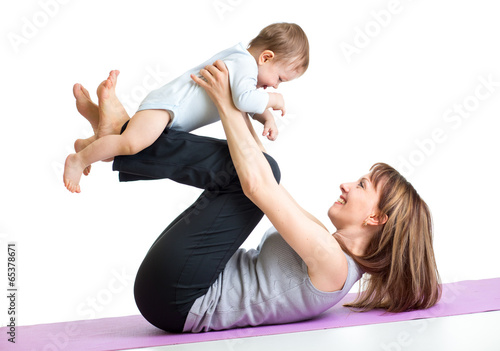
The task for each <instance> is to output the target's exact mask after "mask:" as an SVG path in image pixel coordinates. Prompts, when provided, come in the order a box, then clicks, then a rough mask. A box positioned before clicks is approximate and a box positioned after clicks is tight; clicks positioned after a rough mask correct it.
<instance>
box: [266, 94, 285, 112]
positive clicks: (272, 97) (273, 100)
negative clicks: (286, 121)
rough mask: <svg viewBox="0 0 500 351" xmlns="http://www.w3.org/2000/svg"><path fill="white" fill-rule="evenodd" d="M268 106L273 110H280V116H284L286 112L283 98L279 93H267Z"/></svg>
mask: <svg viewBox="0 0 500 351" xmlns="http://www.w3.org/2000/svg"><path fill="white" fill-rule="evenodd" d="M268 106H269V107H271V108H272V109H273V110H275V111H276V110H281V116H284V115H285V113H286V109H285V99H283V95H281V94H280V93H269V104H268Z"/></svg>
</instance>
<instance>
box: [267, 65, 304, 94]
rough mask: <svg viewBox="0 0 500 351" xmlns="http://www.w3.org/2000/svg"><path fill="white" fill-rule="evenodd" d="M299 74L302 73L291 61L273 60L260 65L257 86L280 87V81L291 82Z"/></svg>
mask: <svg viewBox="0 0 500 351" xmlns="http://www.w3.org/2000/svg"><path fill="white" fill-rule="evenodd" d="M299 76H300V73H299V72H298V71H297V70H296V69H294V67H293V65H291V64H290V63H287V62H276V61H274V60H273V61H270V62H266V63H265V64H262V65H260V66H259V74H258V76H257V88H264V89H266V88H268V87H272V88H275V89H278V86H279V85H280V83H282V82H289V81H291V80H294V79H295V78H298V77H299Z"/></svg>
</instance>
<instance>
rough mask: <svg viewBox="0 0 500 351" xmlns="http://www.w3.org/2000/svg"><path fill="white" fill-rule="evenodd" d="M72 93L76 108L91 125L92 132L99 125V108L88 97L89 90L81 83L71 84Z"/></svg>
mask: <svg viewBox="0 0 500 351" xmlns="http://www.w3.org/2000/svg"><path fill="white" fill-rule="evenodd" d="M73 95H74V96H75V98H76V109H77V110H78V112H80V114H81V115H82V116H83V117H85V118H86V119H87V120H88V121H89V122H90V125H91V126H92V129H93V130H94V133H95V132H96V131H97V128H98V126H99V108H98V106H97V105H96V104H94V102H92V100H91V99H90V95H89V92H88V91H87V89H85V88H84V87H83V86H82V85H81V84H78V83H77V84H75V85H74V86H73Z"/></svg>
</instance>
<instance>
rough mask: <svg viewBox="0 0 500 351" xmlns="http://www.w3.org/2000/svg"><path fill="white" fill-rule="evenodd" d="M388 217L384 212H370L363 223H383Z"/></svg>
mask: <svg viewBox="0 0 500 351" xmlns="http://www.w3.org/2000/svg"><path fill="white" fill-rule="evenodd" d="M388 219H389V217H388V216H387V215H386V214H383V215H376V214H372V215H370V216H369V217H368V218H367V219H366V220H365V222H364V223H366V224H365V225H383V224H385V223H386V222H387V220H388Z"/></svg>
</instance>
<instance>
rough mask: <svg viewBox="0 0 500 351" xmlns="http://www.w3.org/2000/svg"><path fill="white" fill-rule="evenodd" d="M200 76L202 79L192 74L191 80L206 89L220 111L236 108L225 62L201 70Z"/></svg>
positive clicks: (216, 62) (218, 61)
mask: <svg viewBox="0 0 500 351" xmlns="http://www.w3.org/2000/svg"><path fill="white" fill-rule="evenodd" d="M200 75H201V78H200V77H198V76H195V75H194V74H191V79H192V80H194V81H195V82H196V84H198V85H199V86H201V87H202V88H203V89H205V91H206V92H207V94H208V96H209V97H210V99H212V101H213V103H214V104H215V106H216V107H217V108H218V109H220V108H224V107H229V106H231V107H234V103H233V99H232V97H231V87H230V86H229V72H228V71H227V68H226V64H225V63H224V62H223V61H221V60H217V61H215V62H214V64H213V65H208V66H205V68H202V69H201V70H200ZM234 108H236V107H234Z"/></svg>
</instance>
